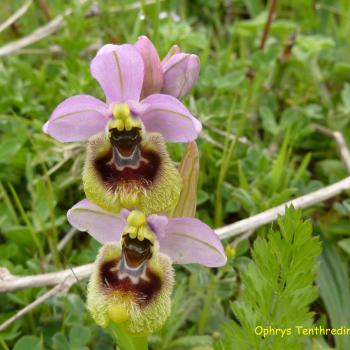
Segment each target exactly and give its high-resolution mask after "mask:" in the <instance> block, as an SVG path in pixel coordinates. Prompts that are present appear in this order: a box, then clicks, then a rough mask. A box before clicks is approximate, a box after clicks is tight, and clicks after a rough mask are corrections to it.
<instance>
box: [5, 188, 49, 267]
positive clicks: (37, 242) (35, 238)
mask: <svg viewBox="0 0 350 350" xmlns="http://www.w3.org/2000/svg"><path fill="white" fill-rule="evenodd" d="M8 186H9V188H10V191H11V194H12V197H13V199H14V201H15V204H16V206H17V208H18V210H19V212H20V214H21V216H22V219H23V221H24V222H25V223H26V225H27V227H28V229H29V232H30V233H31V236H32V239H33V242H34V244H35V245H36V247H37V248H38V252H39V255H40V258H41V260H42V261H43V260H44V258H45V254H44V249H43V247H42V246H41V243H40V240H39V238H38V236H37V232H36V231H35V229H34V227H33V225H32V224H31V222H30V220H29V218H28V216H27V214H26V212H25V210H24V208H23V206H22V203H21V201H20V199H19V197H18V195H17V192H16V191H15V189H14V187H13V186H12V185H11V184H10V183H8Z"/></svg>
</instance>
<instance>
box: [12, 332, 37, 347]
mask: <svg viewBox="0 0 350 350" xmlns="http://www.w3.org/2000/svg"><path fill="white" fill-rule="evenodd" d="M42 349H43V347H42V344H41V340H40V338H38V337H35V336H33V335H25V336H23V337H22V338H21V339H20V340H18V342H17V343H16V344H15V346H14V348H13V350H42Z"/></svg>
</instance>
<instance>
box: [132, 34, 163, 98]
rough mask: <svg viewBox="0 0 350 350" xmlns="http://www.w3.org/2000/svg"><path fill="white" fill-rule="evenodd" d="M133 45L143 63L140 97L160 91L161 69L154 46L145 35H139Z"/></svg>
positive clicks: (161, 83) (161, 81)
mask: <svg viewBox="0 0 350 350" xmlns="http://www.w3.org/2000/svg"><path fill="white" fill-rule="evenodd" d="M134 46H135V47H136V48H137V50H138V51H139V52H140V54H141V56H142V59H143V62H144V64H145V67H144V68H145V75H144V80H143V86H142V94H141V95H142V97H146V96H149V95H152V94H154V93H158V92H160V89H161V88H162V85H163V70H162V66H161V64H160V59H159V55H158V52H157V50H156V48H155V47H154V45H153V44H152V42H151V41H150V40H149V39H148V38H147V37H146V36H145V35H142V36H140V37H139V38H138V40H137V42H136V43H135V45H134Z"/></svg>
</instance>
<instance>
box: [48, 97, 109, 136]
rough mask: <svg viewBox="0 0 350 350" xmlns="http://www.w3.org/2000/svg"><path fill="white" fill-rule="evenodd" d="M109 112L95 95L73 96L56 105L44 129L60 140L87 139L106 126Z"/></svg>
mask: <svg viewBox="0 0 350 350" xmlns="http://www.w3.org/2000/svg"><path fill="white" fill-rule="evenodd" d="M108 113H109V112H108V108H107V106H106V105H105V104H104V103H103V102H101V101H100V100H98V99H97V98H95V97H92V96H88V95H77V96H72V97H70V98H67V99H66V100H64V101H63V102H62V103H60V104H59V105H58V106H57V107H56V109H55V110H54V111H53V113H52V115H51V117H50V119H49V120H48V121H47V122H46V124H45V125H44V127H43V131H44V132H45V133H47V134H49V135H51V136H52V137H54V138H55V139H57V140H58V141H60V142H70V141H83V140H87V139H89V138H90V137H91V136H93V135H95V134H97V133H99V132H100V131H102V130H103V129H104V128H105V126H106V123H107V121H108Z"/></svg>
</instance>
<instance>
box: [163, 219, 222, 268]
mask: <svg viewBox="0 0 350 350" xmlns="http://www.w3.org/2000/svg"><path fill="white" fill-rule="evenodd" d="M159 245H160V251H161V252H162V253H164V254H167V255H168V256H170V258H172V259H173V261H174V262H175V263H178V264H190V263H198V264H202V265H205V266H209V267H217V266H223V265H225V264H226V261H227V258H226V255H225V251H224V248H223V246H222V244H221V242H220V239H219V237H218V236H217V234H216V233H215V232H214V231H213V230H212V229H211V228H210V227H209V226H208V225H206V224H204V223H203V222H201V221H200V220H198V219H195V218H172V219H169V222H168V225H167V227H166V234H165V236H164V237H163V238H161V239H160V240H159Z"/></svg>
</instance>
